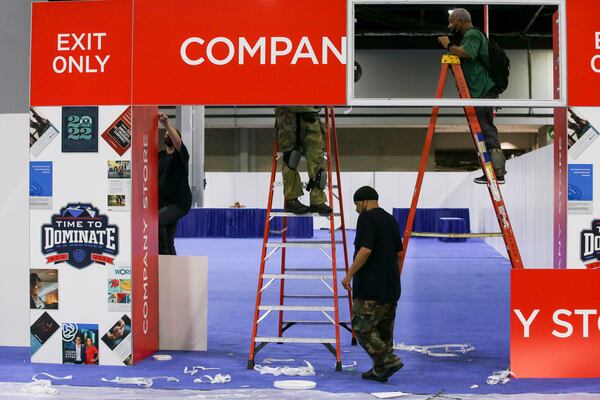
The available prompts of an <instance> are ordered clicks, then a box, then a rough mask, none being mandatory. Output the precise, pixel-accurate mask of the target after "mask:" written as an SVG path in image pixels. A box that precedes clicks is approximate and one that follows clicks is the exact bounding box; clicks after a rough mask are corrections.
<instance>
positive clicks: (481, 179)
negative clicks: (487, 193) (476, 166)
mask: <svg viewBox="0 0 600 400" xmlns="http://www.w3.org/2000/svg"><path fill="white" fill-rule="evenodd" d="M496 180H497V181H498V184H500V185H503V184H504V183H506V180H505V179H504V176H499V175H496ZM473 182H475V183H478V184H480V185H485V184H487V177H486V176H485V175H481V176H478V177H477V178H475V179H473Z"/></svg>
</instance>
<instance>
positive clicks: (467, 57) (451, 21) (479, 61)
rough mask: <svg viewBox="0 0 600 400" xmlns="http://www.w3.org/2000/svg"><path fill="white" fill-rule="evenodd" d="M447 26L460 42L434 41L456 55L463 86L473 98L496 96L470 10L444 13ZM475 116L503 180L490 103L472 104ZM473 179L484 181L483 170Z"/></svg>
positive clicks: (502, 160)
mask: <svg viewBox="0 0 600 400" xmlns="http://www.w3.org/2000/svg"><path fill="white" fill-rule="evenodd" d="M448 28H449V29H450V31H451V32H452V33H454V34H458V35H460V36H462V40H461V42H460V45H456V44H453V43H451V41H450V38H448V36H440V37H439V38H438V42H440V44H441V45H442V47H444V48H445V49H447V50H448V51H449V52H450V53H451V54H454V55H457V56H458V57H460V63H461V66H462V70H463V73H464V75H465V79H466V81H467V86H469V91H470V92H471V97H472V98H475V99H496V98H498V90H497V89H496V84H495V83H494V81H493V80H492V78H491V77H490V73H489V71H488V69H489V68H490V65H491V64H490V57H489V47H488V40H487V38H486V37H485V35H484V34H483V33H482V32H481V31H480V30H478V29H475V28H474V27H473V23H472V22H471V14H469V12H468V11H467V10H465V9H464V8H458V9H456V10H454V11H453V12H452V14H450V16H449V17H448ZM475 112H476V114H477V119H478V120H479V125H480V126H481V131H482V133H483V137H484V139H485V147H486V149H487V151H488V152H489V153H490V158H491V161H492V165H493V166H494V170H495V171H496V178H497V179H498V183H504V182H505V180H504V175H506V169H505V164H506V159H505V157H504V153H503V152H502V149H501V148H500V142H499V141H498V129H497V128H496V126H495V125H494V108H493V107H475ZM474 182H475V183H480V184H486V183H487V178H486V177H485V174H483V175H482V176H480V177H478V178H475V179H474Z"/></svg>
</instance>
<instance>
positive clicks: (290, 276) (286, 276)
mask: <svg viewBox="0 0 600 400" xmlns="http://www.w3.org/2000/svg"><path fill="white" fill-rule="evenodd" d="M263 278H266V279H333V275H316V274H263Z"/></svg>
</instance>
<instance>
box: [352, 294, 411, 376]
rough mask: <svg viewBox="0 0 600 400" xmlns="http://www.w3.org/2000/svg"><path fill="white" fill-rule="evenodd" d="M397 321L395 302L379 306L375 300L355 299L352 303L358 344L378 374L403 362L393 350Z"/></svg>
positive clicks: (353, 323) (353, 322)
mask: <svg viewBox="0 0 600 400" xmlns="http://www.w3.org/2000/svg"><path fill="white" fill-rule="evenodd" d="M395 319H396V303H395V302H394V303H387V304H377V303H376V302H375V301H373V300H362V299H354V302H353V303H352V328H353V329H354V333H355V334H356V339H357V340H358V343H359V344H360V345H361V347H362V348H363V349H365V351H366V352H367V354H368V355H369V357H371V359H372V360H373V370H374V371H375V373H377V374H381V373H382V372H383V371H384V370H385V369H386V368H388V367H390V366H392V365H397V364H398V363H399V362H401V361H400V358H399V357H398V356H396V355H395V354H394V349H393V347H394V320H395Z"/></svg>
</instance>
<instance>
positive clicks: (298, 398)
mask: <svg viewBox="0 0 600 400" xmlns="http://www.w3.org/2000/svg"><path fill="white" fill-rule="evenodd" d="M25 385H26V384H24V383H10V382H8V383H7V382H0V398H4V399H13V398H19V399H39V398H40V396H39V395H36V394H28V393H23V392H22V389H23V387H24V386H25ZM53 387H54V388H56V389H57V390H58V393H57V394H55V395H44V396H43V398H45V399H53V398H54V399H61V400H63V399H66V400H88V399H90V398H102V399H114V400H137V399H140V400H141V399H144V400H148V399H161V400H171V399H173V400H175V399H198V400H229V399H234V400H276V399H277V400H282V399H283V400H336V399H340V400H341V399H344V400H373V399H376V397H375V396H373V395H371V394H369V393H328V392H322V391H319V390H293V391H292V390H277V389H228V390H210V391H202V390H162V389H130V388H109V387H87V386H67V385H56V386H53ZM381 389H382V391H385V390H386V389H387V391H389V390H390V389H391V388H390V387H389V386H386V385H382V388H381ZM389 398H392V397H389ZM396 398H397V399H401V400H438V399H439V400H444V399H455V400H458V399H460V400H600V394H586V393H569V394H532V393H524V394H518V395H515V394H511V395H500V394H496V395H478V394H438V395H436V394H419V395H416V394H415V395H410V396H402V397H396Z"/></svg>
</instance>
